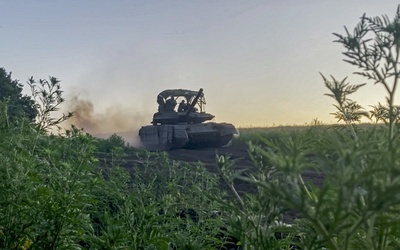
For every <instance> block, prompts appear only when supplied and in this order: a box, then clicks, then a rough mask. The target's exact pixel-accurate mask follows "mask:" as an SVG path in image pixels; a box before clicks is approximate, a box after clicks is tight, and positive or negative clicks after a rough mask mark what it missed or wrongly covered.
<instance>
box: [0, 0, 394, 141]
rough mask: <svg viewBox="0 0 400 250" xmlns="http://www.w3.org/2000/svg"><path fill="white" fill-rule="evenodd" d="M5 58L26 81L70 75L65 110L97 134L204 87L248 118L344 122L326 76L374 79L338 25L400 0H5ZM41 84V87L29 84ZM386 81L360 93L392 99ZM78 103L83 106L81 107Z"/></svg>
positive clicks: (131, 124)
mask: <svg viewBox="0 0 400 250" xmlns="http://www.w3.org/2000/svg"><path fill="white" fill-rule="evenodd" d="M0 4H1V5H0V6H1V15H0V67H4V68H5V69H6V71H7V72H12V78H13V79H17V80H19V81H20V82H21V83H25V82H26V81H27V80H28V78H29V77H31V76H33V77H34V78H35V79H46V78H48V77H49V76H54V77H57V78H59V79H60V80H61V87H62V89H63V90H64V97H65V98H66V100H67V101H66V103H65V105H64V106H63V111H65V112H66V111H77V112H78V111H79V112H80V113H79V115H78V117H76V118H75V121H74V122H76V123H77V124H78V125H81V126H82V127H84V129H86V130H87V131H89V132H93V133H111V132H127V133H131V132H132V133H134V131H135V130H138V129H139V128H140V126H141V125H147V124H149V123H150V121H151V119H152V115H153V113H154V112H156V111H157V103H156V96H157V95H158V93H159V92H161V91H162V90H164V89H169V88H184V89H193V90H198V89H199V88H203V89H204V93H205V96H206V100H207V106H206V111H207V112H209V113H212V114H214V115H215V119H214V121H216V122H229V123H233V124H234V125H235V126H237V127H259V126H278V125H305V124H310V123H311V122H312V121H313V120H314V119H318V120H319V121H321V122H323V123H335V122H336V120H335V118H334V117H333V116H332V115H331V114H330V113H332V112H335V108H334V107H333V106H332V104H333V100H331V99H330V98H329V97H327V96H325V95H324V94H325V93H327V89H326V87H325V86H324V83H323V81H322V78H321V76H320V74H319V72H321V73H322V74H324V75H326V76H329V75H333V76H334V77H335V78H337V79H343V78H344V77H346V76H348V80H349V82H351V83H363V82H365V80H364V79H362V78H360V77H358V76H356V75H354V74H352V72H354V71H355V70H356V68H354V66H352V65H349V64H347V63H345V62H343V59H344V57H343V55H342V54H341V53H342V52H344V48H343V47H342V45H341V44H339V43H334V42H333V41H334V40H335V36H334V35H333V34H332V33H340V34H344V26H346V27H348V28H349V29H351V30H352V29H353V28H354V27H355V25H356V24H357V23H358V22H359V18H360V17H361V16H362V15H363V14H364V13H366V15H367V16H371V17H374V16H381V15H382V14H387V15H388V16H389V17H390V18H392V17H394V14H395V12H396V9H397V5H398V4H399V3H398V2H397V1H392V0H385V1H373V0H352V1H348V0H346V1H344V0H329V1H328V0H313V1H312V0H282V1H273V0H263V1H251V0H245V1H238V0H229V1H228V0H213V1H211V0H203V1H192V0H185V1H183V0H171V1H161V0H158V1H155V0H154V1H153V0H148V1H133V0H132V1H127V0H114V1H112V0H72V1H67V0H58V1H54V0H40V1H39V0H37V1H36V0H35V1H33V0H1V2H0ZM27 93H29V91H28V92H27ZM384 96H385V92H384V91H383V87H382V86H377V85H373V84H372V83H370V84H368V85H367V86H365V87H363V88H362V89H360V90H359V92H358V93H356V94H355V95H354V96H353V98H352V99H353V100H356V101H358V102H359V103H360V104H361V105H363V106H364V107H366V108H368V106H369V105H374V104H377V103H378V102H384ZM71 109H73V110H71Z"/></svg>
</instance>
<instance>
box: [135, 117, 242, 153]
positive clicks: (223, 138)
mask: <svg viewBox="0 0 400 250" xmlns="http://www.w3.org/2000/svg"><path fill="white" fill-rule="evenodd" d="M236 135H238V131H237V129H236V128H235V127H234V126H233V125H232V124H230V123H214V122H209V123H198V124H178V125H149V126H143V127H142V128H141V129H140V130H139V137H140V140H141V142H142V144H143V146H144V147H145V148H146V149H147V150H150V151H168V150H172V149H178V148H210V147H224V146H227V145H229V144H230V142H231V141H232V139H233V137H234V136H236Z"/></svg>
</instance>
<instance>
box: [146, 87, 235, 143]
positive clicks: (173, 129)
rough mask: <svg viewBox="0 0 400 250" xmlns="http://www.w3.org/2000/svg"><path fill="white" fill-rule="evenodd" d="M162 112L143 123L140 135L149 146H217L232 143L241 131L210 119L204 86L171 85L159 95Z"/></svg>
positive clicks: (212, 116) (228, 124)
mask: <svg viewBox="0 0 400 250" xmlns="http://www.w3.org/2000/svg"><path fill="white" fill-rule="evenodd" d="M157 103H158V112H157V113H155V114H154V115H153V120H152V122H151V124H152V125H147V126H142V127H141V128H140V130H139V137H140V140H141V142H142V144H143V145H144V147H145V148H146V149H147V150H150V151H168V150H172V149H179V148H188V149H194V148H216V147H224V146H228V145H230V143H231V141H232V139H233V137H234V136H238V135H239V132H238V131H237V129H236V128H235V126H234V125H232V124H230V123H216V122H210V121H211V120H213V119H214V115H212V114H209V113H206V112H205V104H206V100H205V97H204V93H203V89H200V90H199V91H193V90H186V89H168V90H164V91H162V92H161V93H160V94H158V96H157Z"/></svg>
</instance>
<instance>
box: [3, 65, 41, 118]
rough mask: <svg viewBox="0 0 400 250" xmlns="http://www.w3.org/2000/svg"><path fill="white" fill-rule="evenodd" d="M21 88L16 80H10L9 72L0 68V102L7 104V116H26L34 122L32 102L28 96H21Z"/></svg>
mask: <svg viewBox="0 0 400 250" xmlns="http://www.w3.org/2000/svg"><path fill="white" fill-rule="evenodd" d="M22 87H23V86H22V84H21V83H19V82H18V80H13V79H12V78H11V72H10V73H7V71H6V70H5V69H4V68H0V101H7V102H8V114H9V116H10V117H17V116H26V117H28V118H29V119H30V120H31V121H34V120H35V117H36V114H37V110H36V108H35V106H34V101H33V100H32V99H31V97H30V96H27V95H22Z"/></svg>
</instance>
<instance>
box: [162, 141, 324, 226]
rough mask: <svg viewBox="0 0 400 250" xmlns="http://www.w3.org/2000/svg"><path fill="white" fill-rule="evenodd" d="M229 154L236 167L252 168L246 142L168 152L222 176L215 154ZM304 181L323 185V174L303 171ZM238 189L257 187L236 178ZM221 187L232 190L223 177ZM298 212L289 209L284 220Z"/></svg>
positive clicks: (288, 219) (172, 155)
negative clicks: (199, 163)
mask: <svg viewBox="0 0 400 250" xmlns="http://www.w3.org/2000/svg"><path fill="white" fill-rule="evenodd" d="M216 154H219V155H229V156H230V157H231V159H233V160H234V161H235V168H236V169H251V168H252V161H251V159H250V157H249V154H248V146H247V145H246V144H244V143H243V144H235V145H233V146H230V147H225V148H217V149H215V148H214V149H196V150H192V149H177V150H172V151H169V152H168V155H169V157H170V159H173V160H179V161H186V162H202V163H203V164H204V166H205V167H206V169H207V170H208V171H209V172H211V173H215V174H216V175H219V176H220V172H219V169H218V167H217V166H216V163H215V160H216V159H215V156H216ZM302 177H303V179H304V181H305V182H306V183H307V182H308V183H310V182H311V183H313V184H314V185H316V186H321V185H322V182H323V180H324V178H323V176H322V175H321V174H319V173H317V172H316V171H307V172H304V173H302ZM234 185H235V188H236V190H237V191H238V192H239V194H240V193H245V192H247V193H252V192H254V191H255V187H254V186H253V185H251V184H249V183H246V182H244V181H240V180H235V182H234ZM220 187H221V188H222V189H225V190H226V191H227V192H228V193H230V190H229V188H228V186H227V185H226V184H225V183H224V182H223V180H222V178H221V182H220ZM297 217H298V214H296V212H294V211H288V212H287V213H286V214H285V215H284V218H283V219H284V221H285V222H286V223H290V222H291V221H293V219H295V218H297Z"/></svg>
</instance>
